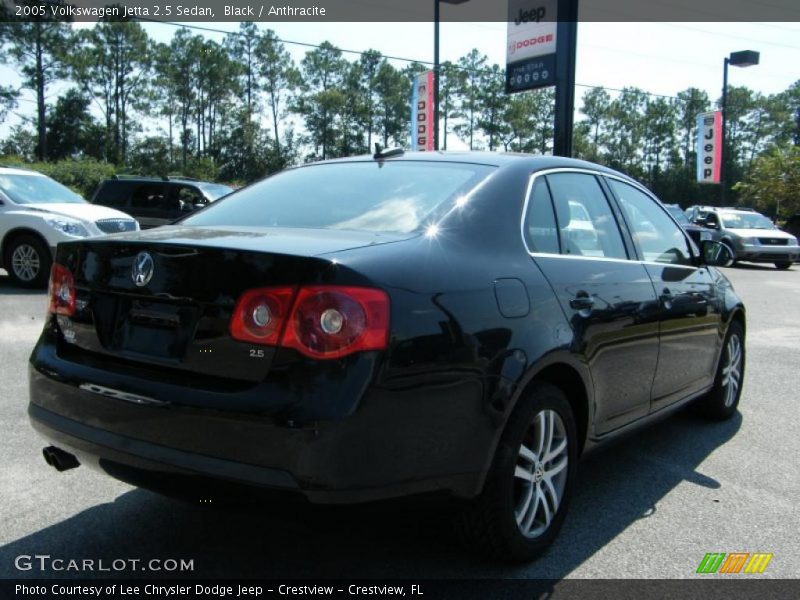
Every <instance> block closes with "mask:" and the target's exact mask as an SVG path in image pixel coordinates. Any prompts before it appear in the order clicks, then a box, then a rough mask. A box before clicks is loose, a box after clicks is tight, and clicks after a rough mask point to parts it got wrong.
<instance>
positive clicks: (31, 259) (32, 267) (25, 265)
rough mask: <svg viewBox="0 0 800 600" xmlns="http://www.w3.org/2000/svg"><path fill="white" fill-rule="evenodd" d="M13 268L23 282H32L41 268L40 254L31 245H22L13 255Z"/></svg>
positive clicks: (15, 249)
mask: <svg viewBox="0 0 800 600" xmlns="http://www.w3.org/2000/svg"><path fill="white" fill-rule="evenodd" d="M11 268H12V269H13V270H14V275H16V276H17V277H18V278H19V279H20V280H21V281H24V282H30V281H33V280H34V279H36V276H37V275H38V274H39V269H40V268H41V261H40V259H39V253H38V252H37V251H36V248H34V247H33V246H31V245H30V244H20V245H19V246H17V247H16V248H14V252H12V253H11Z"/></svg>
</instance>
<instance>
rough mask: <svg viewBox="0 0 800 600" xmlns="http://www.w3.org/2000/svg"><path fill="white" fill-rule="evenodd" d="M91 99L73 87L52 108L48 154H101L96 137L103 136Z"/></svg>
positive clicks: (59, 157) (53, 157) (57, 157)
mask: <svg viewBox="0 0 800 600" xmlns="http://www.w3.org/2000/svg"><path fill="white" fill-rule="evenodd" d="M90 102H91V101H90V99H89V98H88V97H87V96H84V95H83V94H82V93H81V92H80V91H79V90H77V89H74V88H73V89H71V90H68V91H67V92H66V93H65V94H64V95H62V96H61V97H60V98H59V99H58V102H56V105H55V107H54V108H53V109H52V110H51V111H50V114H49V116H48V123H47V158H48V159H49V160H54V161H55V160H63V159H65V158H79V157H82V156H91V157H93V158H98V159H99V158H102V148H99V147H98V145H97V141H96V140H97V139H98V138H100V137H102V135H103V129H102V127H99V126H98V125H97V124H96V123H95V122H94V119H93V118H92V115H91V114H90V112H89V104H90Z"/></svg>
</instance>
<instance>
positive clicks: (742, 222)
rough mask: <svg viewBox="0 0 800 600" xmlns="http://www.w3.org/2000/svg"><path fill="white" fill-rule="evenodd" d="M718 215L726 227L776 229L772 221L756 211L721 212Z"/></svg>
mask: <svg viewBox="0 0 800 600" xmlns="http://www.w3.org/2000/svg"><path fill="white" fill-rule="evenodd" d="M719 217H720V219H721V220H722V224H723V225H724V226H725V228H726V229H776V227H775V225H773V224H772V221H770V220H769V219H768V218H767V217H765V216H764V215H760V214H758V213H738V212H737V213H733V212H721V213H719Z"/></svg>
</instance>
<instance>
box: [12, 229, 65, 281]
mask: <svg viewBox="0 0 800 600" xmlns="http://www.w3.org/2000/svg"><path fill="white" fill-rule="evenodd" d="M52 263H53V259H52V257H51V256H50V249H49V248H48V247H47V246H46V245H45V244H43V243H42V241H41V240H40V239H39V238H37V237H35V236H33V235H20V236H19V237H16V238H14V239H13V240H11V242H10V243H9V244H8V247H7V249H6V254H5V256H4V257H3V264H4V265H5V267H6V271H8V274H9V276H10V277H11V279H12V281H14V283H16V284H17V285H20V286H23V287H29V288H42V287H45V286H46V285H47V281H48V279H49V278H50V267H51V265H52Z"/></svg>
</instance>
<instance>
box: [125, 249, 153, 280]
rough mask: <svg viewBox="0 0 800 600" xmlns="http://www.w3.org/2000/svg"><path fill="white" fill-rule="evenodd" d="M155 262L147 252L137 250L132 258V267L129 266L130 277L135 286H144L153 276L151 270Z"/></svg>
mask: <svg viewBox="0 0 800 600" xmlns="http://www.w3.org/2000/svg"><path fill="white" fill-rule="evenodd" d="M154 269H155V264H154V263H153V257H152V256H150V253H149V252H139V254H137V255H136V258H135V259H133V267H132V268H131V279H132V280H133V283H134V284H135V285H136V286H137V287H144V286H146V285H147V284H148V283H150V280H151V279H152V278H153V270H154Z"/></svg>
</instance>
